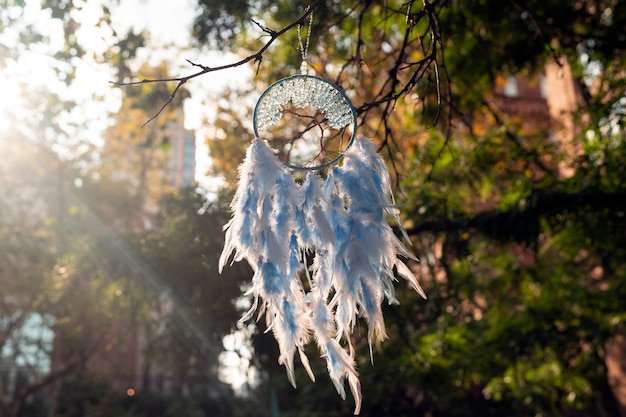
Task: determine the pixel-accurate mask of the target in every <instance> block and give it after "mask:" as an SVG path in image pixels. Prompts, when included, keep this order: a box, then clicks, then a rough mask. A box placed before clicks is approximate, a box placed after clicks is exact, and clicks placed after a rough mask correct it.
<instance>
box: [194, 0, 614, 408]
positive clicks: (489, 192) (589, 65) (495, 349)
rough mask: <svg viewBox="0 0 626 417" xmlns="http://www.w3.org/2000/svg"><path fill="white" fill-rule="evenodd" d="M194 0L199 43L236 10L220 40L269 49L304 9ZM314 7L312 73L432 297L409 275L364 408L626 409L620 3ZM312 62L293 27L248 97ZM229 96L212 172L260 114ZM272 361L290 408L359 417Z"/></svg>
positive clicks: (369, 379) (364, 366)
mask: <svg viewBox="0 0 626 417" xmlns="http://www.w3.org/2000/svg"><path fill="white" fill-rule="evenodd" d="M200 3H201V4H202V7H203V9H202V10H205V11H206V12H205V13H204V14H202V15H200V16H199V17H198V19H197V25H196V27H195V30H196V32H194V34H195V35H196V36H197V39H198V40H199V41H200V42H205V41H206V40H207V37H210V36H212V34H214V33H215V32H220V31H221V26H220V25H221V24H223V22H226V21H232V22H241V24H240V28H239V29H237V30H236V31H233V30H231V31H221V33H225V34H227V35H228V36H222V37H213V38H211V39H212V40H213V42H219V44H220V45H223V46H224V47H226V48H229V49H231V50H234V51H241V50H244V51H256V50H258V49H259V48H260V45H262V43H263V42H264V41H266V39H267V38H264V37H263V36H262V35H264V33H263V31H262V29H261V28H260V27H267V28H270V29H273V30H274V31H278V30H279V29H281V28H283V27H285V26H286V25H288V24H289V23H290V22H293V21H294V20H295V19H297V18H298V17H299V16H301V15H302V13H303V12H305V7H307V5H306V4H302V3H297V2H296V3H294V2H291V1H283V2H271V3H269V2H268V3H258V2H251V3H250V4H248V7H247V8H241V9H238V10H237V11H233V10H229V9H227V8H223V9H220V10H222V13H227V14H230V15H229V16H228V17H223V15H220V17H216V15H215V13H214V12H213V13H210V12H209V11H208V10H210V9H211V6H212V2H200ZM313 6H314V7H315V9H314V12H313V13H314V23H313V29H312V37H311V50H310V52H309V64H310V66H311V67H312V68H313V69H312V72H313V73H315V74H316V75H319V76H321V77H323V78H327V79H330V80H332V81H334V82H336V83H337V84H339V85H340V86H341V87H342V88H343V89H345V91H346V92H347V94H348V95H349V96H350V97H351V99H352V101H353V103H354V104H355V107H356V108H357V112H358V113H359V122H360V126H359V131H360V132H361V133H362V134H364V135H366V136H370V137H373V138H374V139H375V140H376V141H377V142H378V143H379V144H380V149H381V152H383V154H384V155H385V156H386V157H387V161H388V162H389V166H390V168H391V169H392V172H394V173H395V174H396V179H397V183H396V185H397V193H398V194H399V195H400V198H399V200H400V202H401V204H402V211H403V214H404V215H405V221H406V225H407V227H408V228H409V232H410V233H411V237H412V239H413V241H414V244H415V253H416V254H418V255H419V256H420V258H421V259H422V263H421V265H419V266H416V268H418V269H419V271H420V272H421V279H422V281H423V282H425V285H426V287H428V291H427V292H428V294H429V299H428V301H426V302H420V301H418V300H417V299H415V298H414V297H413V296H412V295H410V294H409V292H408V291H405V289H404V288H402V286H399V291H400V295H399V299H400V300H401V306H400V307H397V306H393V307H392V308H389V309H387V311H386V317H387V324H388V326H389V327H390V329H391V330H390V340H389V341H387V342H386V343H385V344H384V345H383V346H382V348H381V349H380V351H379V352H378V353H377V355H376V358H375V365H374V366H371V365H369V364H368V363H366V362H365V363H360V364H359V365H360V366H359V368H360V372H361V375H362V385H363V393H364V399H365V401H364V404H365V405H364V407H363V410H362V415H372V416H374V415H376V416H380V415H448V416H450V415H459V416H461V415H503V414H504V415H520V416H521V415H620V413H621V415H624V413H625V412H626V411H625V410H626V409H625V408H624V407H625V406H626V397H625V396H624V391H623V389H624V388H623V387H624V384H625V382H624V376H625V374H624V366H623V364H624V363H626V357H625V356H624V349H625V346H624V317H625V308H624V304H623V301H622V300H623V299H624V295H625V294H624V291H625V287H624V284H625V280H624V272H625V270H626V269H625V265H624V261H623V259H624V251H623V249H622V248H623V247H624V243H625V242H624V239H625V237H626V236H625V230H626V229H625V225H626V223H625V221H624V210H623V206H622V204H621V203H618V202H621V201H622V199H623V198H624V192H625V188H624V180H625V175H624V174H625V173H624V168H623V166H621V164H620V162H618V161H622V160H624V150H625V147H624V141H623V139H624V130H623V124H624V109H623V106H624V100H625V99H624V97H625V93H626V91H625V84H624V73H623V67H624V64H625V59H626V54H625V50H624V46H625V45H626V43H625V39H624V35H623V33H621V32H622V30H621V28H622V27H624V24H625V23H626V22H625V21H624V19H626V15H624V11H623V10H621V8H620V7H619V6H618V5H617V4H616V3H615V2H612V1H597V2H565V3H564V2H556V1H554V2H523V3H521V2H516V1H510V2H504V3H502V2H499V3H497V4H496V3H495V2H489V1H467V2H450V1H432V2H424V3H422V2H412V1H411V2H395V3H394V2H385V3H384V4H379V3H375V2H368V1H363V2H356V1H355V2H351V3H345V2H341V3H338V2H334V3H333V2H313ZM247 17H249V18H254V20H255V22H257V23H259V25H257V24H255V23H254V22H250V21H248V23H247V24H246V18H247ZM306 21H307V20H303V22H305V23H306ZM243 32H245V34H244V33H243ZM233 33H237V35H236V36H234V35H232V34H233ZM299 61H300V57H299V50H298V41H297V39H296V33H295V31H290V32H288V34H287V35H286V36H285V37H284V38H281V41H280V43H279V44H277V45H276V46H273V49H272V50H271V53H265V54H264V55H263V61H262V62H261V63H260V64H259V66H258V74H257V76H256V77H255V78H254V82H253V83H252V84H251V91H256V93H255V94H257V95H258V94H259V92H260V91H261V90H262V89H263V88H265V87H266V86H267V85H268V84H270V83H271V82H273V81H275V80H277V79H279V78H282V77H284V76H287V75H291V74H294V73H295V72H296V71H297V69H298V67H299V65H298V64H299ZM511 87H514V88H515V91H511V90H509V88H511ZM524 89H525V90H524ZM533 89H534V91H536V92H537V93H536V94H535V96H525V94H527V91H530V90H533ZM227 97H228V96H225V98H227ZM524 99H526V103H524ZM516 100H517V101H516ZM529 102H530V105H531V107H530V109H529V110H524V109H523V108H522V107H523V106H524V105H526V106H527V107H528V106H529V104H528V103H529ZM520 103H521V104H520ZM232 106H233V100H229V101H227V106H225V109H224V112H219V114H220V117H221V118H222V120H224V121H223V122H220V123H221V125H222V126H224V128H222V129H221V130H220V132H219V134H218V135H215V139H210V140H209V142H208V143H209V148H210V154H211V157H212V158H213V160H214V161H218V162H216V163H215V164H213V168H214V169H219V168H220V166H222V165H221V162H219V161H221V160H225V161H230V160H237V159H239V160H241V159H242V158H243V150H244V148H245V147H242V146H239V144H240V143H241V137H242V135H241V134H239V133H235V131H234V129H236V128H237V126H246V124H247V123H249V122H248V121H246V120H245V119H244V120H240V116H239V115H237V114H234V113H233V112H232V111H230V109H231V108H232ZM516 106H517V107H516ZM248 113H249V112H248ZM244 114H245V112H244ZM248 117H249V115H248ZM231 153H237V156H233V155H231ZM222 158H223V159H222ZM224 166H226V165H224ZM228 166H230V165H228ZM224 176H225V177H226V178H231V179H232V174H231V173H224ZM363 333H364V334H365V332H363ZM270 339H271V338H270ZM255 340H257V339H255ZM258 340H263V344H262V345H256V346H258V347H257V349H259V353H262V352H265V351H266V348H264V347H263V346H265V345H264V344H265V343H267V340H266V338H263V337H261V336H260V337H259V338H258ZM270 341H271V340H270ZM362 342H363V341H362ZM255 343H256V342H255ZM363 345H364V343H362V344H361V347H362V349H364V350H365V346H363ZM620 352H621V353H620ZM363 357H367V354H365V355H363ZM259 358H266V359H267V360H268V361H269V362H270V363H267V364H263V365H262V369H265V370H266V371H265V372H266V373H267V375H268V380H271V381H273V384H272V386H271V387H269V386H266V387H265V388H266V389H267V390H278V397H279V403H280V405H281V410H282V412H283V414H285V415H294V416H295V415H307V416H310V415H317V414H320V415H321V414H324V415H329V414H330V415H333V413H334V412H335V413H336V414H337V415H343V414H346V413H348V412H349V405H346V404H344V403H341V401H336V400H335V399H333V393H332V392H331V391H332V389H326V388H327V387H326V386H324V383H323V382H327V381H318V382H317V383H316V384H315V385H310V386H309V385H308V382H307V381H306V376H304V375H302V376H301V377H300V379H299V381H304V382H301V384H304V386H303V387H299V389H298V390H297V391H296V392H294V391H293V390H292V389H291V388H290V387H288V386H287V385H288V384H283V383H282V382H283V381H281V382H278V383H277V382H275V381H276V380H277V378H275V377H273V376H272V377H271V378H269V375H276V374H275V372H274V371H270V370H269V369H270V365H271V362H275V358H276V355H275V354H271V353H270V354H267V355H265V354H260V355H259ZM276 372H277V373H278V377H279V378H280V375H279V372H280V371H276ZM319 373H321V374H323V373H324V372H323V371H322V372H319ZM322 379H323V378H322ZM261 389H262V387H261ZM267 396H269V394H267ZM319 404H333V405H332V406H325V407H324V408H323V410H321V409H320V407H319Z"/></svg>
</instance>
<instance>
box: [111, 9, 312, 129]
mask: <svg viewBox="0 0 626 417" xmlns="http://www.w3.org/2000/svg"><path fill="white" fill-rule="evenodd" d="M321 2H322V0H315V1H314V2H313V3H311V5H309V6H308V7H307V8H306V10H305V11H304V12H303V13H302V15H301V16H300V17H298V18H297V19H296V20H294V21H293V22H291V23H290V24H288V25H287V26H285V27H284V28H282V29H281V30H279V31H278V32H276V31H274V30H271V29H269V28H266V27H264V26H262V25H260V24H259V23H257V22H255V21H254V20H252V22H253V23H255V24H256V25H257V26H259V27H260V28H261V30H262V31H263V32H265V33H267V34H268V35H269V37H270V39H269V40H268V41H267V42H265V44H264V45H263V46H262V47H261V48H260V49H259V50H258V51H257V52H255V53H254V54H252V55H248V56H247V57H245V58H243V59H241V60H239V61H236V62H233V63H231V64H226V65H220V66H217V67H208V66H205V65H201V64H196V63H194V62H191V61H190V60H188V59H187V60H186V61H187V62H189V63H190V64H191V65H192V66H194V67H199V68H200V71H198V72H195V73H193V74H190V75H186V76H183V77H173V78H159V79H143V80H141V81H132V82H115V81H109V83H110V84H113V85H116V86H119V87H126V86H132V85H141V84H151V83H168V82H176V83H178V84H177V85H176V88H175V89H174V91H172V94H170V95H169V96H168V98H167V100H166V101H165V103H163V105H162V106H161V108H160V109H159V110H158V111H157V113H156V114H155V115H154V116H152V117H151V118H150V119H148V121H147V122H146V123H144V124H143V126H146V125H147V124H148V123H150V122H151V121H153V120H154V119H156V118H157V117H159V115H160V114H161V113H162V112H163V110H165V108H166V107H167V106H168V105H169V104H170V103H171V102H172V101H173V100H174V98H175V97H176V94H177V93H178V92H179V91H180V89H181V88H182V86H183V85H185V84H186V83H187V81H189V80H191V79H194V78H196V77H199V76H201V75H204V74H207V73H209V72H214V71H222V70H225V69H230V68H236V67H239V66H242V65H245V64H247V63H248V62H250V61H253V62H256V63H258V66H257V73H258V71H259V67H260V65H261V62H262V60H263V53H265V51H266V50H267V49H268V48H269V47H270V46H271V45H272V43H274V41H275V40H276V39H278V38H280V37H281V36H282V35H284V34H285V33H287V32H289V31H290V30H291V29H293V28H294V27H297V26H298V25H301V24H302V23H303V22H304V21H305V19H306V18H307V17H308V16H309V15H310V14H311V13H313V11H314V10H315V9H316V8H317V7H318V6H319V5H320V3H321Z"/></svg>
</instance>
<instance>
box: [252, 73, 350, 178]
mask: <svg viewBox="0 0 626 417" xmlns="http://www.w3.org/2000/svg"><path fill="white" fill-rule="evenodd" d="M286 116H289V117H287V118H295V119H297V121H298V122H299V123H300V128H299V129H298V128H295V129H294V126H293V125H291V126H290V125H285V120H284V119H285V118H286ZM304 120H307V122H306V123H303V121H304ZM281 122H282V123H281ZM253 123H254V134H255V136H256V137H257V138H260V139H264V138H263V137H262V135H261V132H267V133H268V138H269V137H271V139H272V140H273V143H274V144H275V143H276V142H277V141H278V143H279V144H280V146H281V149H279V150H280V154H281V155H282V156H283V159H285V160H283V164H285V165H286V166H287V167H289V168H291V169H296V170H319V169H323V168H326V167H328V166H330V165H332V164H335V163H337V162H338V161H339V160H340V159H341V158H342V157H343V154H344V152H345V151H346V150H347V149H348V148H349V147H350V145H352V143H353V142H354V138H355V137H356V126H357V118H356V111H355V110H354V106H352V103H351V102H350V99H349V98H348V96H347V95H346V94H345V93H344V92H343V91H342V90H341V89H340V88H339V87H337V86H336V85H335V84H333V83H331V82H330V81H327V80H325V79H323V78H319V77H316V76H312V75H306V74H299V75H294V76H291V77H287V78H283V79H282V80H278V81H276V82H275V83H274V84H272V85H270V86H269V87H268V88H267V89H266V90H265V91H264V92H263V94H261V97H260V98H259V100H258V101H257V103H256V106H255V108H254V117H253ZM271 128H274V130H275V132H274V133H269V132H268V131H269V130H270V129H271ZM276 131H278V132H280V133H279V134H277V133H276ZM318 132H319V133H318ZM348 134H349V135H350V137H349V138H348V137H347V136H348ZM279 136H280V137H279ZM285 136H288V138H287V139H285Z"/></svg>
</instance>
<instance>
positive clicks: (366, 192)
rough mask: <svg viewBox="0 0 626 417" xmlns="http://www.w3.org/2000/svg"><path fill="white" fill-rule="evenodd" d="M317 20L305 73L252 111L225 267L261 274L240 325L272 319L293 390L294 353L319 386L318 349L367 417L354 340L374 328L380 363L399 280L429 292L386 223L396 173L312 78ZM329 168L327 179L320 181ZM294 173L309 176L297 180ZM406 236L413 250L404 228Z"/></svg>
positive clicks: (339, 94) (342, 99)
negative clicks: (359, 331) (386, 311)
mask: <svg viewBox="0 0 626 417" xmlns="http://www.w3.org/2000/svg"><path fill="white" fill-rule="evenodd" d="M312 18H313V15H312V14H311V21H310V22H309V31H308V34H307V37H306V46H303V43H302V38H301V36H300V27H298V39H299V43H300V49H301V52H302V66H301V71H300V74H298V75H295V76H292V77H288V78H285V79H282V80H279V81H277V82H276V83H274V84H272V85H271V86H270V87H269V88H268V89H267V90H265V92H264V93H263V94H262V95H261V97H260V98H259V101H258V102H257V105H256V107H255V110H254V120H253V121H254V133H255V136H256V139H255V140H254V141H253V143H252V144H251V145H250V147H249V148H248V150H247V152H246V158H245V160H244V162H243V163H242V165H241V166H240V168H239V185H238V188H237V191H236V193H235V197H234V199H233V201H232V203H231V209H232V214H233V216H232V219H231V220H230V221H229V222H228V224H227V225H226V226H225V230H226V236H225V245H224V250H223V252H222V255H221V257H220V262H219V269H220V271H221V270H222V269H223V267H224V266H225V264H226V263H227V261H228V260H229V259H230V258H231V257H232V262H237V261H241V260H243V259H245V260H246V261H247V262H248V263H249V264H250V266H251V267H252V269H253V271H254V276H253V278H252V285H251V288H250V290H249V292H248V294H249V295H252V297H253V300H254V301H253V305H252V307H251V308H250V310H249V311H248V312H247V313H246V314H245V315H244V317H242V320H244V321H245V320H248V319H250V318H251V317H252V316H253V315H254V314H255V312H257V311H258V314H259V317H261V316H262V315H264V316H265V319H266V322H267V328H268V331H269V330H271V331H272V332H273V334H274V336H275V338H276V340H277V342H278V346H279V349H280V357H279V359H278V361H279V363H281V364H283V365H284V366H285V368H286V369H287V375H288V377H289V380H290V381H291V383H292V384H293V385H294V386H295V384H296V383H295V374H294V358H295V356H296V353H297V354H298V357H299V358H300V361H301V362H302V364H303V366H304V368H305V369H306V371H307V372H308V374H309V376H310V377H311V379H312V380H315V376H314V375H313V372H312V370H311V367H310V365H309V361H308V358H307V356H306V355H305V354H304V348H305V346H306V345H307V344H309V343H312V342H315V343H316V344H317V346H318V348H319V350H320V353H321V355H322V357H324V358H325V360H326V362H327V366H328V373H329V375H330V378H331V380H332V382H333V384H334V385H335V387H336V389H337V391H338V392H339V394H340V395H341V396H342V397H343V398H344V399H345V386H344V385H345V381H347V382H348V385H349V387H350V390H351V391H352V394H353V396H354V399H355V403H356V406H355V414H358V413H359V411H360V407H361V392H360V383H359V379H358V374H357V371H356V366H355V352H354V348H353V346H352V344H351V340H350V335H351V333H352V330H353V328H354V326H355V325H356V323H357V318H358V317H362V318H365V320H366V322H367V326H368V334H367V336H368V341H369V344H370V355H371V354H372V349H371V347H372V345H373V344H374V343H376V342H378V341H381V340H383V339H384V338H385V337H386V334H385V324H384V320H383V314H382V310H381V305H382V302H383V301H384V299H385V298H386V299H387V300H388V302H390V303H397V300H396V299H395V297H394V286H393V281H394V277H395V276H396V275H398V276H401V277H403V278H404V279H406V280H407V281H408V282H409V284H410V285H411V286H412V287H413V288H414V289H415V291H417V292H418V293H419V294H420V295H422V296H423V297H425V294H424V292H423V290H422V289H421V287H420V285H419V283H418V282H417V279H416V278H415V276H414V275H413V273H412V272H411V270H410V269H409V268H408V267H407V265H406V264H405V263H404V262H403V261H402V260H400V259H399V257H398V256H400V257H403V258H411V259H415V258H414V257H413V256H412V255H411V253H409V252H408V250H407V249H406V248H405V246H404V244H403V243H402V242H401V240H400V239H399V238H398V237H396V235H395V234H394V233H393V231H392V229H391V227H390V225H389V223H388V222H387V218H391V219H393V220H394V221H395V222H397V224H398V225H400V219H399V217H398V210H397V208H396V206H395V203H394V200H393V195H392V193H391V187H390V179H389V172H388V171H387V168H386V166H385V163H384V161H383V159H382V158H381V156H380V155H379V154H378V153H377V149H376V146H375V144H374V143H373V142H372V141H370V140H369V139H366V138H363V137H358V138H357V134H356V131H357V118H356V112H355V109H354V107H353V106H352V104H351V102H350V99H349V98H348V96H347V95H346V94H345V93H344V92H343V91H342V90H341V89H339V87H337V86H336V85H335V84H333V83H331V82H329V81H327V80H324V79H322V78H319V77H316V76H312V75H308V74H307V64H306V58H307V50H308V45H309V39H310V34H311V22H312ZM269 138H271V139H272V143H274V144H276V143H277V144H278V146H277V147H278V149H279V152H278V153H279V154H280V155H282V156H281V157H282V158H283V159H282V160H281V159H279V157H278V156H277V153H276V152H275V151H274V150H273V149H271V148H270V147H269V145H268V142H267V141H266V139H269ZM340 162H341V165H339V163H340ZM324 169H328V170H327V175H326V178H323V177H322V176H321V175H320V174H319V173H320V171H322V170H324ZM295 172H302V173H304V175H302V177H303V178H301V179H300V180H299V181H296V179H295V178H294V176H293V175H292V174H293V173H295ZM403 237H404V238H405V239H406V241H407V242H408V237H407V235H406V233H405V232H404V231H403Z"/></svg>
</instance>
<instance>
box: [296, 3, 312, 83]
mask: <svg viewBox="0 0 626 417" xmlns="http://www.w3.org/2000/svg"><path fill="white" fill-rule="evenodd" d="M309 7H310V6H309ZM301 26H302V25H298V44H300V55H301V56H302V63H301V64H300V74H302V75H306V74H307V63H306V59H307V56H308V54H309V43H310V42H311V28H312V27H313V12H311V14H310V15H309V31H308V32H307V34H306V43H305V44H304V45H303V44H302V35H301V34H300V27H301Z"/></svg>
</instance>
